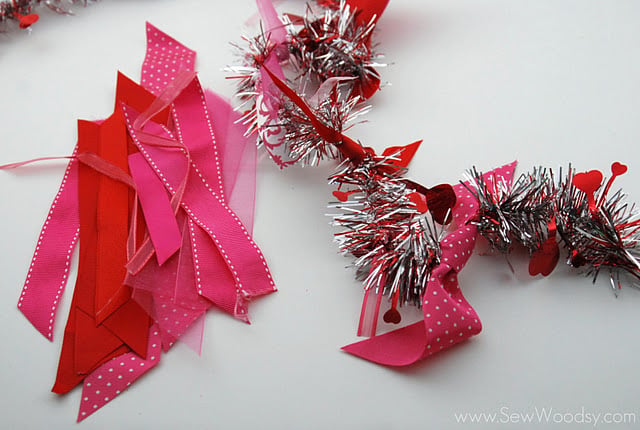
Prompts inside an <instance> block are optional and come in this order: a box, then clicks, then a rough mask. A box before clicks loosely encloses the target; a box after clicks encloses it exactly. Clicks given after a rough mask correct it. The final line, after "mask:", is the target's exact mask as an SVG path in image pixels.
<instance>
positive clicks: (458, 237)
mask: <svg viewBox="0 0 640 430" xmlns="http://www.w3.org/2000/svg"><path fill="white" fill-rule="evenodd" d="M515 165H516V163H515V162H513V163H511V164H507V165H505V166H502V167H500V168H498V169H495V170H492V171H490V172H487V173H485V175H484V178H485V181H487V182H488V183H494V182H495V181H501V180H506V181H511V179H512V177H513V171H514V169H515ZM454 190H455V193H456V198H457V202H456V206H455V207H454V208H453V216H454V220H455V222H456V225H457V226H458V228H457V229H456V230H455V231H453V232H452V233H450V234H448V235H447V236H446V237H445V238H444V239H443V240H442V242H441V243H440V247H441V249H442V255H441V258H440V264H439V265H438V266H437V267H436V268H435V269H434V270H433V272H432V273H431V277H430V278H429V281H428V283H427V288H426V290H425V293H424V296H423V302H422V312H423V316H424V320H423V321H421V322H417V323H415V324H411V325H408V326H406V327H403V328H400V329H397V330H394V331H392V332H389V333H385V334H383V335H380V336H375V337H372V338H370V339H367V340H364V341H361V342H357V343H353V344H351V345H347V346H345V347H343V349H344V350H345V351H346V352H348V353H350V354H353V355H355V356H358V357H361V358H364V359H366V360H370V361H373V362H375V363H379V364H384V365H389V366H406V365H409V364H412V363H415V362H416V361H418V360H420V359H422V358H425V357H428V356H430V355H432V354H435V353H436V352H439V351H442V350H444V349H447V348H449V347H451V346H453V345H455V344H457V343H460V342H462V341H464V340H467V339H469V338H470V337H472V336H474V335H476V334H478V333H480V330H482V324H481V323H480V318H479V317H478V315H477V314H476V312H475V310H474V309H473V308H472V307H471V305H470V304H469V303H468V302H467V301H466V299H465V298H464V296H463V295H462V291H461V290H460V287H459V285H458V273H460V270H462V268H463V267H464V266H465V264H466V263H467V261H468V260H469V257H470V256H471V254H472V252H473V247H474V245H475V242H476V236H477V230H476V228H475V226H473V225H467V221H468V220H469V219H470V218H471V217H473V215H474V214H475V213H476V211H477V210H478V202H477V200H476V199H475V198H474V197H473V195H472V194H471V193H470V192H469V191H468V190H467V189H466V188H465V187H464V186H463V185H462V184H458V185H456V186H455V187H454Z"/></svg>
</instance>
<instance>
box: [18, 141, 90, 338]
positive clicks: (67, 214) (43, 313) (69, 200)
mask: <svg viewBox="0 0 640 430" xmlns="http://www.w3.org/2000/svg"><path fill="white" fill-rule="evenodd" d="M75 153H76V152H75V151H74V155H75ZM79 233H80V217H79V213H78V161H77V160H76V159H75V158H72V159H71V161H69V164H68V165H67V169H66V171H65V173H64V176H63V178H62V183H61V184H60V188H59V189H58V193H57V194H56V197H55V198H54V199H53V203H52V204H51V208H50V209H49V214H48V215H47V219H46V221H45V222H44V225H43V226H42V230H41V231H40V237H39V238H38V243H37V244H36V249H35V251H34V253H33V258H32V260H31V265H30V267H29V272H28V273H27V279H26V280H25V282H24V286H23V288H22V293H21V294H20V298H19V299H18V309H19V310H20V312H22V313H23V314H24V316H25V317H26V318H27V319H28V320H29V322H31V324H33V326H34V327H35V328H36V330H38V331H39V332H40V333H42V335H43V336H45V337H46V338H47V339H49V340H53V325H54V321H55V315H56V310H57V308H58V303H59V301H60V296H61V295H62V292H63V291H64V287H65V285H66V284H67V280H68V274H69V264H70V260H71V255H72V253H73V249H74V248H75V245H76V243H77V242H78V235H79Z"/></svg>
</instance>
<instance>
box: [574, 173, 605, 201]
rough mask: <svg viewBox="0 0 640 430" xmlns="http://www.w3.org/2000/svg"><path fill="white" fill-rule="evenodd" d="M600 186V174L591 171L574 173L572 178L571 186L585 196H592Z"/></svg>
mask: <svg viewBox="0 0 640 430" xmlns="http://www.w3.org/2000/svg"><path fill="white" fill-rule="evenodd" d="M600 184H602V172H600V171H599V170H591V171H589V172H584V173H576V174H575V175H574V176H573V185H575V186H576V188H578V189H579V190H581V191H584V192H585V194H587V195H589V194H593V193H594V192H595V191H596V190H597V189H598V188H599V187H600Z"/></svg>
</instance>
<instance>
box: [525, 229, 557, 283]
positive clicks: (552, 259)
mask: <svg viewBox="0 0 640 430" xmlns="http://www.w3.org/2000/svg"><path fill="white" fill-rule="evenodd" d="M559 258H560V250H559V249H558V243H557V242H556V238H555V236H552V237H549V238H548V239H547V240H546V241H545V242H544V243H543V244H542V246H541V247H540V248H539V249H538V250H536V251H535V252H534V253H533V255H531V260H529V274H530V275H531V276H536V275H538V274H541V275H543V276H549V274H550V273H551V272H553V269H555V267H556V265H557V264H558V259H559Z"/></svg>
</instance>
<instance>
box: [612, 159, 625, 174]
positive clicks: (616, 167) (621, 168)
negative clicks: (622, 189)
mask: <svg viewBox="0 0 640 430" xmlns="http://www.w3.org/2000/svg"><path fill="white" fill-rule="evenodd" d="M611 173H612V174H613V176H620V175H624V174H625V173H627V166H625V165H624V164H622V163H618V162H617V161H616V162H615V163H613V164H612V165H611Z"/></svg>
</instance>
